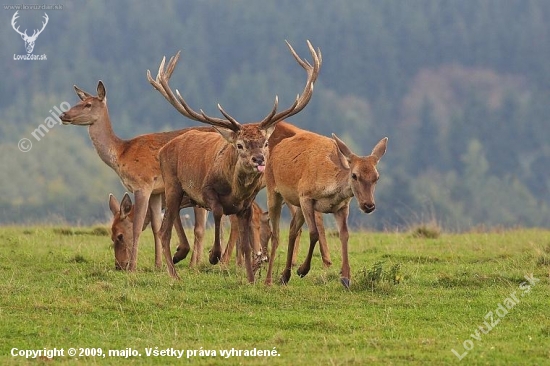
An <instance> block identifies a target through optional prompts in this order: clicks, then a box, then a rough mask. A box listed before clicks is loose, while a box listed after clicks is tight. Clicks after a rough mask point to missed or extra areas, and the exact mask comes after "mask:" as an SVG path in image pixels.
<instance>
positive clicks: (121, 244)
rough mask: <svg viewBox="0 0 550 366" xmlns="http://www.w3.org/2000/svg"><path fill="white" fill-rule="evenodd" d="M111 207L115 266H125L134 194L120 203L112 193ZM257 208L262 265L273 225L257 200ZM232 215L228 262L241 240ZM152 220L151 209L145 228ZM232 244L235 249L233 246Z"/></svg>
mask: <svg viewBox="0 0 550 366" xmlns="http://www.w3.org/2000/svg"><path fill="white" fill-rule="evenodd" d="M109 209H110V210H111V212H112V213H113V222H112V224H111V240H112V241H113V249H114V253H115V268H116V269H123V267H122V263H128V261H129V253H130V248H131V247H132V242H133V233H132V225H133V220H134V205H133V204H132V199H131V198H130V195H129V194H128V193H125V194H124V197H123V198H122V201H120V203H119V202H118V200H117V199H116V197H115V196H113V195H112V194H109ZM253 210H254V213H253V215H252V222H253V226H252V227H253V235H254V240H253V248H254V251H255V253H256V262H257V263H255V265H256V266H258V267H259V265H260V264H261V262H262V261H265V260H262V255H263V254H264V253H267V248H262V244H261V243H266V244H267V241H268V240H269V239H267V240H266V237H268V236H271V227H270V226H269V223H268V219H267V218H266V216H267V212H262V210H261V208H260V206H259V205H258V204H257V203H256V202H254V203H253ZM203 211H205V210H203ZM205 212H206V211H205ZM230 218H231V236H230V238H229V243H228V244H227V247H226V250H225V252H224V258H225V257H226V256H227V259H226V262H228V261H229V257H230V256H231V251H232V249H233V247H234V246H235V242H237V241H238V228H237V226H236V224H235V223H234V215H233V216H230ZM150 222H151V211H150V210H147V215H146V216H145V221H144V223H143V228H142V230H145V229H146V228H147V225H149V223H150ZM180 225H181V221H179V220H175V222H174V226H175V227H176V230H181V231H183V227H181V226H180ZM230 246H231V249H229V248H230ZM195 251H200V252H202V247H199V248H195ZM197 256H198V255H197ZM237 258H238V263H239V264H242V256H239V257H237ZM266 258H267V256H266ZM199 260H200V259H199ZM195 264H196V263H195Z"/></svg>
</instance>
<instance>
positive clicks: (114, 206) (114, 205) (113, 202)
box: [109, 193, 120, 215]
mask: <svg viewBox="0 0 550 366" xmlns="http://www.w3.org/2000/svg"><path fill="white" fill-rule="evenodd" d="M109 209H110V210H111V212H112V213H113V215H116V214H117V213H118V212H119V211H120V203H118V200H117V199H116V197H115V196H113V194H112V193H109Z"/></svg>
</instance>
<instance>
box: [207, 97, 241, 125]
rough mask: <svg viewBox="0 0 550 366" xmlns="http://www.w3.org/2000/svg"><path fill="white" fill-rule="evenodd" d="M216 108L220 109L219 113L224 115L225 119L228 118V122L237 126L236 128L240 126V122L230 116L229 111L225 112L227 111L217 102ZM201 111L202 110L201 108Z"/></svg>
mask: <svg viewBox="0 0 550 366" xmlns="http://www.w3.org/2000/svg"><path fill="white" fill-rule="evenodd" d="M218 109H219V110H220V112H221V114H223V115H224V116H225V118H227V120H228V121H229V122H231V124H232V125H233V126H235V128H237V129H239V128H241V124H240V123H239V122H237V120H236V119H235V118H233V117H231V116H230V115H229V113H227V112H226V111H225V110H224V109H223V108H222V106H221V105H220V103H218ZM201 112H202V110H201Z"/></svg>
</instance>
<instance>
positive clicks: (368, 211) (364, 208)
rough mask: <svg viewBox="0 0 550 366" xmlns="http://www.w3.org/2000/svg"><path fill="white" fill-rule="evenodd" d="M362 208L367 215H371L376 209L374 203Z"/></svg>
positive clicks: (364, 205)
mask: <svg viewBox="0 0 550 366" xmlns="http://www.w3.org/2000/svg"><path fill="white" fill-rule="evenodd" d="M361 208H362V210H363V211H364V212H365V213H371V212H372V211H374V210H375V209H376V205H375V204H374V203H365V204H363V206H362V207H361Z"/></svg>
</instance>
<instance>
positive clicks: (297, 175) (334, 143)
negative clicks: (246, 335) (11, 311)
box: [265, 123, 388, 288]
mask: <svg viewBox="0 0 550 366" xmlns="http://www.w3.org/2000/svg"><path fill="white" fill-rule="evenodd" d="M387 142H388V138H387V137H386V138H383V139H382V140H380V142H378V143H377V144H376V146H375V147H374V149H373V150H372V153H371V155H369V156H365V157H361V156H357V155H355V154H354V153H353V152H352V151H351V150H350V149H349V148H348V147H347V146H346V145H345V144H344V142H343V141H341V140H340V139H339V138H338V137H337V136H336V135H334V134H333V135H332V139H330V138H328V137H324V136H321V135H318V134H315V133H313V132H308V131H304V130H301V129H299V128H298V127H295V126H292V125H290V124H288V123H279V124H278V125H277V131H276V135H275V134H274V135H273V136H272V138H271V139H270V140H269V153H270V156H269V162H268V164H267V166H266V170H265V179H266V186H267V205H268V211H269V218H270V220H271V227H272V231H273V238H272V242H271V256H270V258H269V266H268V270H267V275H266V280H265V282H266V284H268V285H270V284H271V283H272V272H273V262H274V260H275V254H276V250H277V246H278V244H279V219H280V216H281V206H282V204H283V200H284V201H286V202H287V203H288V204H291V205H294V206H297V207H298V209H297V210H296V214H295V215H294V216H293V218H292V221H291V224H290V234H289V242H288V252H287V261H286V266H285V269H284V271H283V274H282V276H281V282H282V283H284V284H286V283H288V281H289V280H290V271H291V267H292V254H293V252H294V242H295V239H296V235H297V233H298V231H299V229H300V228H301V227H302V225H303V223H304V220H305V221H306V222H307V225H308V228H309V238H310V244H309V251H308V254H307V257H306V260H305V261H304V263H303V264H302V265H301V266H300V267H299V268H298V275H299V276H301V277H303V276H305V275H306V274H307V273H308V272H309V269H310V266H311V256H312V254H313V250H314V248H315V243H316V242H317V241H318V240H319V231H318V228H317V225H316V222H315V221H316V220H315V212H323V213H332V214H333V215H334V217H335V219H336V223H337V225H338V231H339V237H340V242H341V245H342V272H341V282H342V284H343V285H344V286H345V287H346V288H349V285H350V266H349V261H348V238H349V233H348V226H347V218H348V214H349V205H350V201H351V198H352V197H354V196H355V198H356V199H357V202H358V203H359V208H360V209H361V210H362V211H363V212H366V213H371V212H373V211H374V209H375V202H374V187H375V185H376V182H377V181H378V178H379V174H378V171H377V170H376V165H377V164H378V161H379V160H380V158H382V156H383V155H384V153H385V152H386V146H387Z"/></svg>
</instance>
